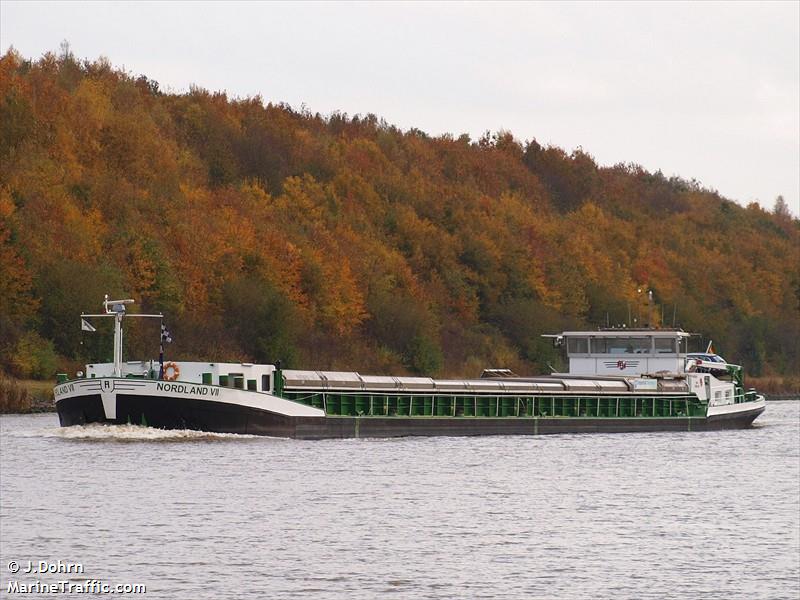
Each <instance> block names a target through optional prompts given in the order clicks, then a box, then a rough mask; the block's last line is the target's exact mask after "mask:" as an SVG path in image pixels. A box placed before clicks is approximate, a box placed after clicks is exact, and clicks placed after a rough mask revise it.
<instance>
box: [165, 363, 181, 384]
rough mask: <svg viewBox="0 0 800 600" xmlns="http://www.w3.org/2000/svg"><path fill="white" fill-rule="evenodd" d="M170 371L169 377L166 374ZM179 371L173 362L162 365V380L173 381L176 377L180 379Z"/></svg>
mask: <svg viewBox="0 0 800 600" xmlns="http://www.w3.org/2000/svg"><path fill="white" fill-rule="evenodd" d="M168 371H172V374H171V375H168V374H167V372H168ZM180 374H181V370H180V368H179V367H178V365H176V364H175V363H174V362H168V363H167V364H165V365H164V380H165V381H175V380H176V379H177V378H178V377H180Z"/></svg>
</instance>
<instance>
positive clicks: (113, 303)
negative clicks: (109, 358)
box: [81, 294, 163, 377]
mask: <svg viewBox="0 0 800 600" xmlns="http://www.w3.org/2000/svg"><path fill="white" fill-rule="evenodd" d="M133 303H134V300H133V299H131V298H128V299H125V300H109V299H108V294H106V295H105V296H104V300H103V308H104V309H105V313H101V314H95V315H90V314H86V313H81V319H84V318H85V317H113V319H114V377H122V337H123V334H122V319H123V318H125V317H126V316H127V317H148V318H156V319H162V318H163V315H162V314H161V313H159V314H157V315H143V314H133V315H127V314H126V313H125V311H126V309H125V307H126V306H127V305H128V304H133Z"/></svg>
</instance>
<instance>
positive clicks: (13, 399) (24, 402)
mask: <svg viewBox="0 0 800 600" xmlns="http://www.w3.org/2000/svg"><path fill="white" fill-rule="evenodd" d="M55 384H56V382H55V381H46V380H45V381H39V380H33V379H15V378H13V377H8V376H5V375H2V374H0V414H32V413H44V412H55V400H54V398H53V387H54V386H55ZM745 384H746V387H748V388H751V387H754V388H755V389H756V390H758V391H759V392H760V393H763V394H764V395H765V396H766V398H767V401H772V402H774V401H779V400H800V376H798V377H795V376H790V377H781V376H776V377H749V378H748V379H747V380H746V381H745Z"/></svg>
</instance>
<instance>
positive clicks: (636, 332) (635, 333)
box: [548, 328, 692, 338]
mask: <svg viewBox="0 0 800 600" xmlns="http://www.w3.org/2000/svg"><path fill="white" fill-rule="evenodd" d="M691 335H692V334H690V333H686V332H685V331H683V330H681V329H627V328H626V329H601V330H596V331H565V332H563V333H561V334H559V335H558V336H548V337H612V338H618V337H660V338H676V337H678V338H688V337H691Z"/></svg>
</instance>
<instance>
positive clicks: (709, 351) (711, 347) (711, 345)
mask: <svg viewBox="0 0 800 600" xmlns="http://www.w3.org/2000/svg"><path fill="white" fill-rule="evenodd" d="M716 353H717V351H716V350H714V340H708V348H706V354H716Z"/></svg>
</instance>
